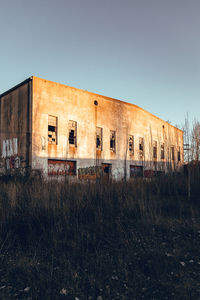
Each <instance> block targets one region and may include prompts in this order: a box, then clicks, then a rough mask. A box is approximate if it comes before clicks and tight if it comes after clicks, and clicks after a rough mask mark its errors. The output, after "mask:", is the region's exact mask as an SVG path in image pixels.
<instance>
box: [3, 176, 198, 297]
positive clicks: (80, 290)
mask: <svg viewBox="0 0 200 300" xmlns="http://www.w3.org/2000/svg"><path fill="white" fill-rule="evenodd" d="M195 178H196V177H195ZM191 180H192V182H191V199H190V200H188V196H187V195H188V194H187V178H186V177H184V176H181V175H177V176H175V175H173V176H165V177H161V178H153V179H151V180H143V179H135V180H133V181H131V182H108V183H102V182H93V183H74V184H70V183H68V182H67V181H63V182H59V183H58V182H56V181H51V182H45V181H44V180H43V179H29V180H26V181H25V180H22V179H20V178H18V179H5V180H1V181H0V229H1V231H0V299H2V300H3V299H6V300H7V299H34V300H35V299H45V300H46V299H73V300H78V299H79V300H82V299H83V300H86V299H90V300H96V299H97V300H102V299H103V300H110V299H120V300H123V299H124V300H125V299H130V300H134V299H136V300H138V299H148V300H150V299H156V300H157V299H158V300H159V299H170V300H171V299H181V300H183V299H195V300H196V299H200V217H199V211H200V202H199V201H200V197H199V195H200V194H199V192H200V186H199V181H198V180H196V179H194V178H192V179H191Z"/></svg>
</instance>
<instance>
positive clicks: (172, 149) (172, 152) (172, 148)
mask: <svg viewBox="0 0 200 300" xmlns="http://www.w3.org/2000/svg"><path fill="white" fill-rule="evenodd" d="M171 154H172V160H174V146H172V147H171Z"/></svg>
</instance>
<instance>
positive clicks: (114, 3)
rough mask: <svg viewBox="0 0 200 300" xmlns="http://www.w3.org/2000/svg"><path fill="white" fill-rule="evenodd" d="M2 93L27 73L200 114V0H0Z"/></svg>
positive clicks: (177, 115) (169, 112) (173, 113)
mask: <svg viewBox="0 0 200 300" xmlns="http://www.w3.org/2000/svg"><path fill="white" fill-rule="evenodd" d="M0 41H1V44H0V93H3V92H4V91H6V90H7V89H9V88H11V87H12V86H14V85H16V84H18V83H20V82H21V81H23V80H24V79H26V78H27V77H30V76H32V75H35V76H38V77H41V78H44V79H48V80H52V81H55V82H59V83H63V84H66V85H69V86H73V87H77V88H81V89H84V90H88V91H91V92H94V93H98V94H102V95H106V96H109V97H113V98H117V99H120V100H124V101H127V102H131V103H134V104H136V105H139V106H141V107H142V108H144V109H146V110H148V111H150V112H151V113H153V114H155V115H157V116H158V117H160V118H162V119H164V120H169V121H171V123H172V124H173V125H179V126H181V125H182V124H183V123H184V118H185V116H186V114H187V113H189V117H190V119H191V120H192V119H194V118H197V119H200V117H199V112H200V0H190V1H189V0H137V1H136V0H123V1H122V0H57V1H55V0H34V1H30V0H12V1H11V0H6V1H4V0H0Z"/></svg>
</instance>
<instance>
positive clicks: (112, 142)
mask: <svg viewBox="0 0 200 300" xmlns="http://www.w3.org/2000/svg"><path fill="white" fill-rule="evenodd" d="M110 150H111V151H113V152H115V151H116V132H115V131H113V130H111V131H110Z"/></svg>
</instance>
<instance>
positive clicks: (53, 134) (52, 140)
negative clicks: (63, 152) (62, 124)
mask: <svg viewBox="0 0 200 300" xmlns="http://www.w3.org/2000/svg"><path fill="white" fill-rule="evenodd" d="M48 143H49V144H57V117H54V116H49V117H48Z"/></svg>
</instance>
